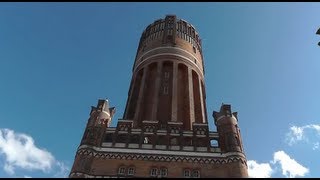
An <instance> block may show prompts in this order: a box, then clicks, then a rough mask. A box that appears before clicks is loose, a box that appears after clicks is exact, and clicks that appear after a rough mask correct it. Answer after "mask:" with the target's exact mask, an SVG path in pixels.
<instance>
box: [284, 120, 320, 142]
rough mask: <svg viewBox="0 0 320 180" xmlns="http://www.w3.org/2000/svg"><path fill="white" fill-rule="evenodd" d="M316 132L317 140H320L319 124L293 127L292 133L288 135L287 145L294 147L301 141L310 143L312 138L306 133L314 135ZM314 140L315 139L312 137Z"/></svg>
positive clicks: (291, 128)
mask: <svg viewBox="0 0 320 180" xmlns="http://www.w3.org/2000/svg"><path fill="white" fill-rule="evenodd" d="M314 131H315V132H316V135H318V136H315V137H317V138H320V125H317V124H309V125H305V126H300V127H299V126H291V127H290V131H289V132H288V133H287V135H286V141H287V143H288V144H289V145H290V146H292V145H293V144H296V143H298V142H301V141H305V142H308V141H309V139H310V136H307V135H306V133H307V132H308V133H314ZM312 136H314V134H312ZM312 139H313V140H314V137H312ZM313 144H314V143H313Z"/></svg>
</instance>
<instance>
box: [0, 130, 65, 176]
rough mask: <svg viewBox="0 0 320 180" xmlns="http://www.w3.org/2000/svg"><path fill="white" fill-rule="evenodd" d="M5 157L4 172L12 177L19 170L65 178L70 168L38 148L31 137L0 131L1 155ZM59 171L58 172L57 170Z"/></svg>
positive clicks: (10, 131)
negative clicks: (52, 173) (36, 171)
mask: <svg viewBox="0 0 320 180" xmlns="http://www.w3.org/2000/svg"><path fill="white" fill-rule="evenodd" d="M1 154H2V155H4V160H5V162H4V167H3V170H4V171H5V172H7V173H8V174H10V175H13V174H15V170H16V169H17V168H20V169H23V170H28V171H34V170H40V171H42V172H44V173H50V172H52V170H54V171H58V172H56V174H57V176H63V177H65V176H64V174H66V171H68V168H67V167H66V166H65V165H64V164H63V163H62V162H59V161H57V160H55V158H54V156H53V155H52V154H51V153H50V152H49V151H47V150H46V149H43V148H38V147H37V146H36V145H35V143H34V140H33V138H32V137H31V136H28V135H26V134H22V133H16V132H14V131H13V130H10V129H0V155H1ZM57 169H58V170H57Z"/></svg>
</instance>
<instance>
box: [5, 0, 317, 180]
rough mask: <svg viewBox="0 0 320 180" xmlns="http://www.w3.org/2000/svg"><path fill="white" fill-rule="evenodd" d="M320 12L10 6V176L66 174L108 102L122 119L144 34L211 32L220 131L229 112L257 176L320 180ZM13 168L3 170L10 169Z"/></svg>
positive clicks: (208, 41) (212, 88) (271, 6)
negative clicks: (157, 30) (225, 106)
mask: <svg viewBox="0 0 320 180" xmlns="http://www.w3.org/2000/svg"><path fill="white" fill-rule="evenodd" d="M319 9H320V3H301V2H300V3H292V2H291V3H278V2H274V3H230V2H229V3H213V2H212V3H124V2H122V3H85V2H82V3H0V177H63V176H66V175H68V173H69V170H70V169H71V166H72V163H73V160H74V156H75V152H76V149H77V147H78V145H79V143H80V140H81V138H82V135H83V132H84V128H85V126H86V122H87V119H88V117H89V113H90V106H92V105H93V106H95V105H96V103H97V101H98V99H99V98H108V99H109V102H110V104H111V106H115V107H116V110H117V112H116V114H115V116H114V119H113V122H112V126H115V125H116V123H117V120H118V119H119V118H120V119H121V118H122V115H123V112H124V108H125V104H126V100H127V93H128V88H129V85H130V80H131V75H132V71H131V70H132V65H133V61H134V58H135V53H136V50H137V47H138V42H139V39H140V35H141V33H142V31H143V30H144V28H145V27H146V26H147V25H149V24H150V23H152V22H153V21H154V20H156V19H159V18H164V17H165V15H167V14H176V15H177V16H178V18H181V19H184V20H187V21H188V22H190V23H191V24H193V25H194V27H195V28H196V29H197V31H198V32H199V34H200V37H201V39H202V46H203V53H204V61H205V85H206V92H207V99H206V101H207V111H208V120H209V122H210V123H209V125H210V129H211V130H213V131H215V130H216V128H215V127H214V125H213V118H212V111H213V110H219V109H220V105H221V104H222V103H230V104H231V105H232V109H233V111H237V112H238V118H239V126H240V128H241V134H242V139H243V143H244V148H245V152H246V156H247V159H248V164H249V167H250V170H249V174H250V176H251V177H320V172H319V167H320V161H319V151H320V148H319V142H320V122H319V119H318V118H319V114H318V113H319V110H320V109H319V98H320V95H319V92H320V84H319V83H318V78H319V77H320V61H319V60H320V47H319V46H318V45H317V43H318V42H319V41H320V37H319V36H317V35H316V34H315V33H316V31H317V29H318V28H319V27H320V18H319V17H320V10H319ZM1 167H3V168H1Z"/></svg>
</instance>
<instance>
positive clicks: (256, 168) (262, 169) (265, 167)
mask: <svg viewBox="0 0 320 180" xmlns="http://www.w3.org/2000/svg"><path fill="white" fill-rule="evenodd" d="M247 164H248V174H249V177H251V178H269V177H271V174H272V168H271V166H270V164H269V163H261V164H259V163H257V162H256V161H255V160H249V161H248V162H247Z"/></svg>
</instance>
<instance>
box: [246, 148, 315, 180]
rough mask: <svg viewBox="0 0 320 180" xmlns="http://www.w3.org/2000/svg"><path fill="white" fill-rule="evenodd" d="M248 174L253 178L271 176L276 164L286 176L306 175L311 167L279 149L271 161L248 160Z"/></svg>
mask: <svg viewBox="0 0 320 180" xmlns="http://www.w3.org/2000/svg"><path fill="white" fill-rule="evenodd" d="M247 164H248V174H249V177H251V178H269V177H271V175H272V174H273V173H274V172H276V169H277V168H276V166H278V165H280V168H281V170H282V175H284V176H285V177H290V178H294V177H299V176H300V177H304V176H305V175H306V174H307V173H309V169H308V168H306V167H304V166H303V165H301V164H299V163H298V162H297V161H296V160H294V159H292V158H291V157H290V156H289V155H288V154H286V153H285V152H284V151H277V152H275V153H274V154H273V160H272V161H271V163H260V164H259V163H257V162H256V161H255V160H248V161H247Z"/></svg>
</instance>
